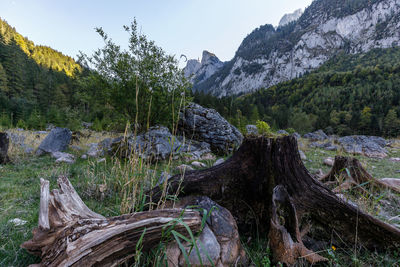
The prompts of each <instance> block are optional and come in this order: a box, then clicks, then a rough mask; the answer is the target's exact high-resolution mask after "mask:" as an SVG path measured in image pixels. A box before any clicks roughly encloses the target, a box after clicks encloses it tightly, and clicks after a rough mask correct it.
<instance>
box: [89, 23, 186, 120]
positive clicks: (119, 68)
mask: <svg viewBox="0 0 400 267" xmlns="http://www.w3.org/2000/svg"><path fill="white" fill-rule="evenodd" d="M137 27H138V26H137V22H136V20H134V21H133V23H132V24H131V25H130V27H128V26H124V29H125V30H126V31H127V32H128V33H129V35H130V37H129V48H128V50H123V49H121V47H120V46H119V45H116V44H115V43H114V42H113V41H112V40H111V39H110V38H109V37H108V36H107V34H106V33H105V32H104V31H103V29H102V28H97V29H96V31H97V32H98V33H99V34H100V36H101V37H102V38H103V40H104V42H105V46H104V47H103V48H101V49H99V50H98V51H97V52H95V54H94V55H93V56H92V57H87V56H84V58H85V59H87V62H88V63H89V65H90V66H91V67H92V68H93V69H94V71H93V72H92V74H91V76H90V77H89V78H88V79H87V80H86V83H84V85H85V86H84V89H85V90H86V92H88V93H89V94H93V95H94V98H92V99H91V100H89V102H91V103H92V104H93V103H97V104H98V103H100V106H102V107H106V108H107V109H110V110H111V111H112V112H114V113H115V112H116V113H117V114H118V117H119V119H121V117H122V119H124V120H127V121H131V122H133V121H135V122H137V123H138V124H139V125H140V126H141V127H143V126H147V127H148V126H150V125H154V124H164V125H168V126H172V125H173V124H174V123H175V122H176V120H177V115H178V112H179V109H180V108H181V107H183V105H184V104H185V101H187V97H186V94H187V89H188V88H189V85H190V84H189V83H188V82H187V80H186V79H185V77H184V75H183V72H182V71H181V70H180V69H179V68H178V64H177V60H176V59H175V58H174V57H173V56H170V55H167V54H166V53H165V52H164V51H163V50H162V49H161V48H160V47H158V46H157V45H155V43H154V41H149V40H148V39H147V37H146V36H145V35H143V34H140V33H139V32H138V29H137Z"/></svg>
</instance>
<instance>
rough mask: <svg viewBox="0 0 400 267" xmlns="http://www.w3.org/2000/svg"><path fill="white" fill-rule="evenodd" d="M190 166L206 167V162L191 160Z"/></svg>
mask: <svg viewBox="0 0 400 267" xmlns="http://www.w3.org/2000/svg"><path fill="white" fill-rule="evenodd" d="M192 166H193V167H196V168H205V167H207V165H206V164H204V163H203V162H200V161H193V162H192Z"/></svg>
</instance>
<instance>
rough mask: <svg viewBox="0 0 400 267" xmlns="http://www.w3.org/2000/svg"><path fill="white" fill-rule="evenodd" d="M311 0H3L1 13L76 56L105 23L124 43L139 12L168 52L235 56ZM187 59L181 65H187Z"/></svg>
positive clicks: (97, 43)
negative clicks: (254, 34)
mask: <svg viewBox="0 0 400 267" xmlns="http://www.w3.org/2000/svg"><path fill="white" fill-rule="evenodd" d="M311 2H312V0H0V17H1V18H2V19H4V20H6V21H7V22H8V23H9V24H10V25H11V26H13V27H15V28H16V30H17V31H18V32H19V33H20V34H22V35H23V36H26V37H28V38H29V39H30V40H32V41H33V42H34V43H35V44H41V45H47V46H50V47H52V48H54V49H56V50H58V51H60V52H62V53H64V54H66V55H69V56H72V57H75V58H76V55H78V53H79V51H82V52H84V53H85V54H88V55H92V54H93V52H94V51H95V50H96V49H98V48H100V47H102V46H103V41H102V39H101V38H100V36H99V35H98V34H97V33H96V32H95V30H94V29H95V28H96V27H102V28H103V29H104V31H105V32H106V33H107V34H108V36H109V37H111V38H112V39H113V40H114V41H115V43H117V44H119V45H121V46H122V47H126V46H127V43H128V34H127V33H126V32H125V31H124V30H123V25H129V24H130V23H131V22H132V21H133V19H134V18H136V20H137V22H138V24H139V28H140V30H141V32H142V33H143V34H145V35H146V36H147V37H148V39H150V40H154V41H155V42H156V44H157V45H158V46H160V47H162V48H163V49H164V50H165V51H166V52H167V53H168V54H171V55H176V57H177V58H178V59H179V58H180V55H181V54H184V55H186V56H187V58H189V59H190V58H196V59H197V58H199V59H201V55H202V51H203V50H208V51H210V52H212V53H214V54H216V55H217V56H218V57H219V58H220V59H221V60H222V61H228V60H230V59H232V58H233V56H234V55H235V52H236V50H237V49H238V47H239V45H240V43H241V42H242V40H243V39H244V38H245V37H246V36H247V35H248V34H249V33H251V31H252V30H254V29H255V28H257V27H259V26H261V25H265V24H272V25H278V23H279V20H280V19H281V17H282V16H283V15H284V14H286V13H292V12H293V11H294V10H296V9H298V8H305V7H307V6H309V5H310V4H311ZM183 61H184V59H181V61H180V65H181V66H184V62H183Z"/></svg>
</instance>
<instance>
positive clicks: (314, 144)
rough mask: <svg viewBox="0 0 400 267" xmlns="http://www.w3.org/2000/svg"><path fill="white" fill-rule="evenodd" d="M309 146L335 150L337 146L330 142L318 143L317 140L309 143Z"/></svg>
mask: <svg viewBox="0 0 400 267" xmlns="http://www.w3.org/2000/svg"><path fill="white" fill-rule="evenodd" d="M309 147H311V148H320V149H324V150H328V151H336V150H338V146H336V145H333V144H332V143H331V142H327V143H322V144H321V143H318V142H312V143H310V144H309Z"/></svg>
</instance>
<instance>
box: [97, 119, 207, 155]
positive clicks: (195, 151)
mask: <svg viewBox="0 0 400 267" xmlns="http://www.w3.org/2000/svg"><path fill="white" fill-rule="evenodd" d="M102 142H103V144H101V146H102V148H101V149H99V148H98V146H96V147H94V148H93V150H94V151H96V152H98V151H112V152H113V153H118V152H119V154H120V155H122V156H127V155H130V154H137V155H140V156H141V157H143V158H145V159H150V160H153V161H157V160H165V159H167V158H169V157H170V156H171V154H172V155H180V154H188V155H189V157H190V158H191V159H192V160H198V159H201V158H202V156H203V155H206V154H209V153H210V152H211V149H210V145H209V144H208V143H205V142H201V141H195V140H189V139H186V138H185V137H182V136H178V137H176V136H173V135H172V134H171V133H170V131H169V129H168V128H167V127H164V126H155V127H151V128H150V129H149V131H148V132H146V133H144V134H140V135H138V136H136V137H135V136H130V137H129V138H127V139H126V138H123V137H119V138H115V139H112V140H111V139H110V140H103V141H102ZM99 145H100V144H99ZM97 154H99V153H97Z"/></svg>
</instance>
